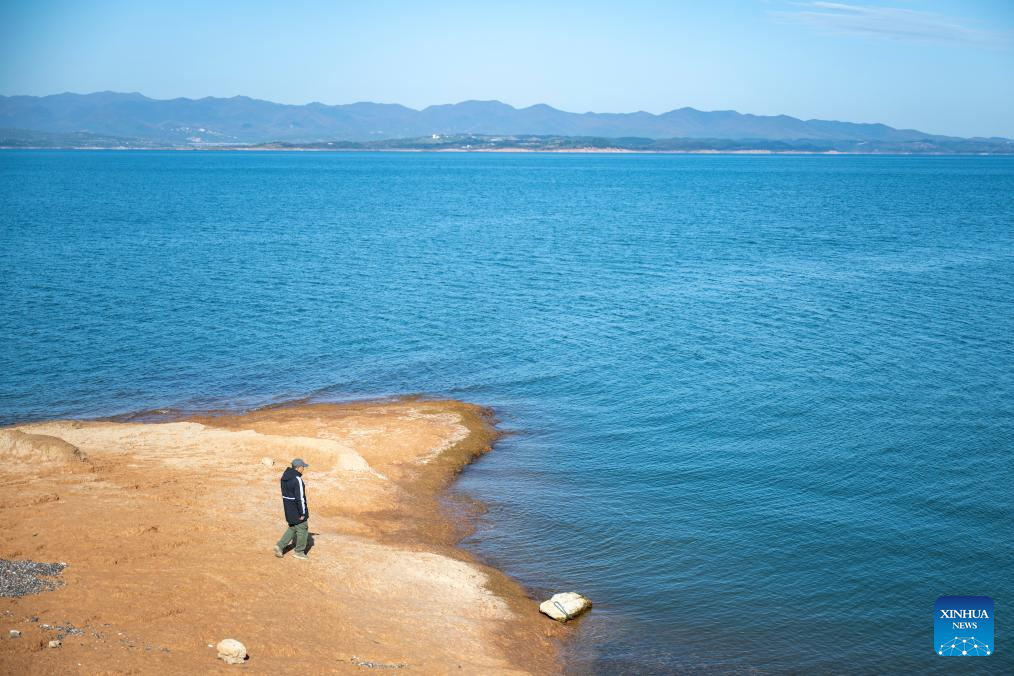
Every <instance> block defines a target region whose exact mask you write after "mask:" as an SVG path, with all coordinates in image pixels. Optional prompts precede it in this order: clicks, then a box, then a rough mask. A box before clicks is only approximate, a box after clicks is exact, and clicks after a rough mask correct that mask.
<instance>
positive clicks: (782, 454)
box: [0, 151, 1014, 673]
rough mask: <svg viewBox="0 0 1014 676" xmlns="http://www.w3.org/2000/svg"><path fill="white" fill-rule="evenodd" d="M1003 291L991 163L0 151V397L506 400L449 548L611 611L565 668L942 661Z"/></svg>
mask: <svg viewBox="0 0 1014 676" xmlns="http://www.w3.org/2000/svg"><path fill="white" fill-rule="evenodd" d="M1012 299H1014V159H1009V158H994V157H970V158H965V157H961V158H958V157H787V156H779V157H725V156H659V155H635V156H594V155H548V154H544V155H527V154H524V155H511V154H504V155H488V154H467V155H463V154H341V153H334V154H331V153H327V154H324V153H278V154H274V153H224V152H222V153H197V152H194V153H182V152H175V153H174V152H48V151H30V152H15V151H5V152H0V303H2V307H3V311H2V312H0V336H2V337H3V343H2V346H0V423H11V422H16V421H23V420H31V419H38V418H50V417H56V416H81V417H93V416H106V415H113V414H120V413H126V412H131V411H136V410H139V409H151V408H157V409H161V408H176V409H182V410H191V409H208V408H235V407H249V406H256V405H260V404H265V403H271V402H277V401H283V400H287V399H293V398H299V397H304V396H310V397H313V398H316V399H323V400H340V399H348V398H357V397H375V396H385V395H393V394H401V393H408V392H424V393H429V394H435V395H450V396H454V397H458V398H463V399H467V400H470V401H475V402H479V403H483V404H489V405H492V406H493V407H495V408H496V410H497V412H498V414H499V416H500V418H501V420H502V425H503V426H504V427H505V428H506V429H509V430H512V431H514V432H515V433H514V434H512V435H510V436H508V437H506V438H505V439H504V440H503V441H502V442H501V443H500V444H499V445H498V447H497V449H496V451H495V452H494V453H492V454H490V455H488V456H486V457H485V458H483V459H482V460H481V461H479V462H478V463H477V464H475V465H474V466H472V467H470V468H469V469H468V470H467V471H466V472H465V474H464V475H463V477H462V479H461V481H460V482H459V484H458V487H459V489H460V490H463V491H465V492H467V493H469V494H470V495H473V496H475V497H478V498H480V499H481V500H483V501H485V502H486V503H487V504H488V505H489V511H488V512H487V513H486V515H485V516H484V517H482V519H481V521H480V524H479V528H478V530H477V531H476V533H475V535H474V536H473V537H472V538H470V539H469V540H468V542H467V544H468V546H470V547H471V548H473V549H474V550H476V551H477V552H478V553H480V555H482V556H483V557H485V558H487V559H489V560H491V561H493V562H494V563H496V564H498V565H500V566H502V567H503V568H505V569H506V570H507V571H508V572H510V573H511V574H513V575H514V576H516V577H517V578H519V579H520V580H521V581H522V582H524V583H525V584H526V585H528V586H529V587H530V588H532V589H533V590H536V591H538V592H539V593H542V592H544V591H564V590H577V591H580V592H582V593H585V594H586V595H588V596H590V597H591V598H592V599H593V600H594V601H595V610H594V611H593V612H592V613H591V615H589V616H588V617H587V618H585V619H584V620H582V621H581V623H580V628H579V630H578V631H577V639H576V641H575V642H574V643H572V645H571V647H570V653H569V655H568V657H569V664H570V668H571V669H572V670H573V671H575V672H589V671H597V672H601V673H652V672H659V673H663V672H672V671H690V670H702V671H709V670H714V671H719V672H722V671H745V670H751V669H752V670H760V671H789V670H792V671H801V672H804V671H805V672H810V671H828V670H834V671H860V672H883V671H915V670H918V671H922V672H927V671H940V672H943V671H945V670H950V669H954V668H955V667H954V666H953V665H954V663H953V662H949V661H948V659H953V658H938V657H936V655H935V654H934V653H933V652H931V651H932V650H933V635H932V634H933V629H932V618H933V602H934V600H935V599H936V597H937V596H940V595H987V596H992V597H993V599H994V601H995V602H996V605H997V607H999V608H1001V609H1002V608H1004V607H1006V606H1007V605H1008V604H1009V603H1010V602H1011V600H1012V598H1014V586H1012V584H1014V583H1012V579H1014V575H1012V573H1014V564H1012V558H1011V550H1010V538H1011V533H1012V532H1014V520H1012V517H1011V488H1010V470H1011V460H1010V457H1011V450H1012V445H1014V368H1012V367H1014V300H1012ZM1000 613H1001V615H1000V618H999V619H998V620H997V642H998V643H1000V645H999V646H998V648H999V650H998V652H997V653H996V654H995V655H992V656H990V657H988V658H979V659H977V660H974V661H968V660H966V661H964V662H963V663H962V664H961V667H962V668H963V669H971V668H973V667H977V668H978V669H981V670H984V671H994V670H997V671H1004V670H1006V671H1011V670H1012V669H1014V660H1012V658H1011V657H1010V655H1012V654H1014V651H1012V650H1011V649H1010V648H1009V647H1008V646H1007V645H1005V643H1004V641H1005V639H1006V638H1007V637H1009V636H1010V631H1009V626H1005V624H1006V620H1005V619H1004V618H1005V615H1006V613H1005V612H1004V611H1003V610H1000ZM948 665H951V666H949V667H948Z"/></svg>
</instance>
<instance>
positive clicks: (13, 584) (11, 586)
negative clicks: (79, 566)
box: [0, 559, 67, 596]
mask: <svg viewBox="0 0 1014 676" xmlns="http://www.w3.org/2000/svg"><path fill="white" fill-rule="evenodd" d="M66 567H67V564H66V563H36V562H35V561H27V560H21V561H8V560H7V559H0V596H28V595H29V594H39V593H42V592H44V591H52V590H54V589H56V588H57V587H59V586H60V585H62V584H63V582H62V581H60V580H57V579H56V576H57V575H59V574H60V573H61V572H63V569H64V568H66Z"/></svg>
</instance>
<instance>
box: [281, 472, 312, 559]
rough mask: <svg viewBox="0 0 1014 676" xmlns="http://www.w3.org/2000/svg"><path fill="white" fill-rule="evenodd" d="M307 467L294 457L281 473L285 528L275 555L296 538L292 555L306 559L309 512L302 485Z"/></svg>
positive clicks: (304, 489)
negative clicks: (286, 524)
mask: <svg viewBox="0 0 1014 676" xmlns="http://www.w3.org/2000/svg"><path fill="white" fill-rule="evenodd" d="M308 467H309V465H307V464H306V463H305V462H303V459H302V458H296V459H295V460H293V461H292V464H291V465H290V466H289V467H287V468H286V469H285V471H284V472H283V473H282V506H283V507H285V522H286V523H288V524H289V527H288V528H286V529H285V534H284V535H282V539H281V540H279V541H278V544H276V545H275V556H277V557H278V558H282V556H284V555H285V552H284V551H283V550H284V549H285V547H287V546H288V544H289V543H290V542H291V541H292V538H293V537H295V538H296V553H295V554H293V557H295V558H297V559H300V560H304V561H305V560H306V558H307V557H306V540H307V536H308V535H309V534H310V529H309V527H308V525H307V523H308V520H309V518H310V512H309V511H308V510H307V509H306V487H305V486H303V472H305V471H306V469H307V468H308Z"/></svg>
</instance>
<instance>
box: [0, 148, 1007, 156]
mask: <svg viewBox="0 0 1014 676" xmlns="http://www.w3.org/2000/svg"><path fill="white" fill-rule="evenodd" d="M0 150H73V151H96V150H99V151H110V152H154V151H157V152H170V153H177V152H244V153H435V154H442V153H457V154H489V153H505V154H514V155H523V154H531V155H547V154H548V155H568V154H569V155H746V156H756V155H832V156H833V155H847V156H855V157H1012V156H1014V153H977V152H969V153H957V152H917V153H914V152H907V153H906V152H855V151H851V150H764V149H756V150H633V149H627V148H564V149H551V148H543V149H537V148H533V149H529V148H441V149H425V148H378V149H373V148H261V147H257V148H254V147H244V146H210V147H188V146H178V147H157V146H155V147H136V148H134V147H102V146H0Z"/></svg>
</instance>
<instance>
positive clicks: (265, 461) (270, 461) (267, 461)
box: [261, 458, 275, 467]
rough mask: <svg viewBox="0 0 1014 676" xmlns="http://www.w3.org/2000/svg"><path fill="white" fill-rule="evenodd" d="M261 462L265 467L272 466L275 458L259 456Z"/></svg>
mask: <svg viewBox="0 0 1014 676" xmlns="http://www.w3.org/2000/svg"><path fill="white" fill-rule="evenodd" d="M261 464H262V465H264V466H265V467H274V466H275V460H274V458H261Z"/></svg>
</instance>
